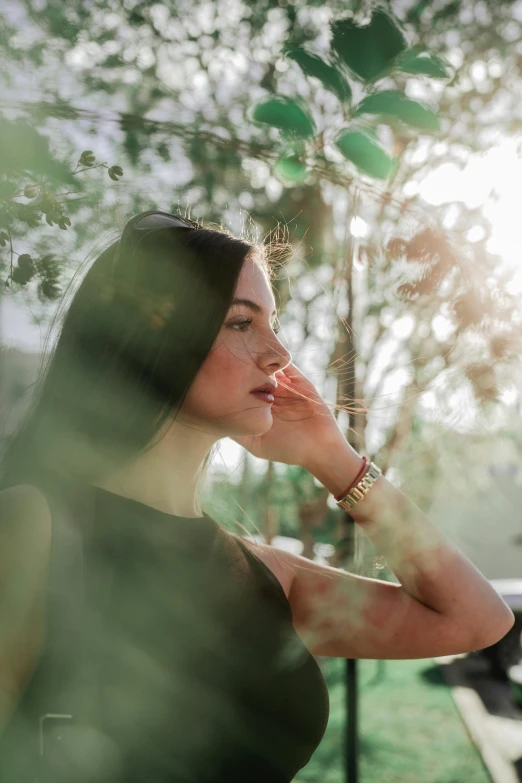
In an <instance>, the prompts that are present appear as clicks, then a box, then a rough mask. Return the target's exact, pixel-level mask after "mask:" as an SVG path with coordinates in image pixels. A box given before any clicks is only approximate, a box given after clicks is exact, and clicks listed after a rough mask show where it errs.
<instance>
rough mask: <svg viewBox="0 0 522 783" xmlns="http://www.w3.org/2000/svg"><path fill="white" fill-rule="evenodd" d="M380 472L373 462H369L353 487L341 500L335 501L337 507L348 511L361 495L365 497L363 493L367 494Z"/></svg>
mask: <svg viewBox="0 0 522 783" xmlns="http://www.w3.org/2000/svg"><path fill="white" fill-rule="evenodd" d="M381 474H382V471H381V469H380V468H378V467H377V465H375V463H373V462H370V464H369V465H368V470H367V471H366V473H365V474H364V476H363V477H362V479H361V480H360V481H358V482H357V484H356V485H355V487H352V489H351V490H350V491H349V492H348V494H346V495H345V496H344V498H341V500H338V501H337V505H338V506H339V508H342V509H343V510H344V511H350V510H351V509H352V508H353V507H354V506H356V505H357V503H358V502H359V501H360V500H362V499H363V497H365V495H367V494H368V492H369V491H370V489H371V488H372V487H373V485H374V484H375V482H376V481H377V479H378V478H379V476H380V475H381Z"/></svg>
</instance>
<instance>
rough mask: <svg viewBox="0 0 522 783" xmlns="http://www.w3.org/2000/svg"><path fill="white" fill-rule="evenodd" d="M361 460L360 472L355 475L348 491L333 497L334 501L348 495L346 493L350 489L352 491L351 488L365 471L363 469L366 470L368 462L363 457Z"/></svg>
mask: <svg viewBox="0 0 522 783" xmlns="http://www.w3.org/2000/svg"><path fill="white" fill-rule="evenodd" d="M362 460H363V464H362V468H361V469H360V471H359V472H358V474H357V475H356V477H355V479H354V480H353V481H352V483H351V484H350V486H349V487H348V489H346V490H345V491H344V492H342V493H341V494H340V495H334V497H335V499H336V500H342V499H343V498H344V497H346V495H347V494H348V492H350V490H351V489H353V488H354V487H355V485H356V484H357V482H358V481H359V479H360V478H361V476H362V474H363V473H364V471H365V469H366V463H367V462H368V460H367V459H366V457H363V458H362Z"/></svg>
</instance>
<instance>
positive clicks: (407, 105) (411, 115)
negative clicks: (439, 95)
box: [355, 90, 440, 131]
mask: <svg viewBox="0 0 522 783" xmlns="http://www.w3.org/2000/svg"><path fill="white" fill-rule="evenodd" d="M361 114H380V115H382V116H383V117H394V118H395V119H397V120H400V121H401V122H404V123H405V124H406V125H409V126H410V127H412V128H417V129H418V130H423V131H438V130H439V128H440V120H439V117H438V115H437V113H436V112H435V111H433V109H431V108H430V107H429V106H425V105H424V104H422V103H419V102H418V101H413V100H411V98H407V97H406V95H404V93H403V92H401V91H400V90H383V91H382V92H376V93H374V94H373V95H368V97H366V98H364V100H362V101H361V103H360V104H359V105H358V106H357V107H356V110H355V116H358V115H361Z"/></svg>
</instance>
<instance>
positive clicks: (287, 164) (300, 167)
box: [274, 155, 310, 184]
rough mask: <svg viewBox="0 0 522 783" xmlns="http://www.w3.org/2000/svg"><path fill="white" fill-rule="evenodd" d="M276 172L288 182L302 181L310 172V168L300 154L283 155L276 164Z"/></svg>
mask: <svg viewBox="0 0 522 783" xmlns="http://www.w3.org/2000/svg"><path fill="white" fill-rule="evenodd" d="M274 173H275V174H276V176H278V177H279V178H280V179H282V180H284V181H286V182H293V183H296V184H297V183H301V182H304V180H305V179H306V178H307V176H308V175H309V174H310V168H309V167H308V166H307V165H306V163H304V162H303V161H302V160H301V158H300V157H299V156H298V155H281V156H280V157H279V158H278V159H277V160H276V162H275V164H274Z"/></svg>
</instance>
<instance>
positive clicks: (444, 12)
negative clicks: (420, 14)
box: [433, 0, 462, 22]
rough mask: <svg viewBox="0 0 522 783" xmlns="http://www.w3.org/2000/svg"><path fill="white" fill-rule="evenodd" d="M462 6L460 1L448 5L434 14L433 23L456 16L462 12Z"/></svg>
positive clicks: (456, 0)
mask: <svg viewBox="0 0 522 783" xmlns="http://www.w3.org/2000/svg"><path fill="white" fill-rule="evenodd" d="M461 5H462V3H461V1H460V0H454V2H452V3H448V5H446V6H444V8H441V9H440V11H437V12H436V13H435V14H433V21H434V22H438V21H439V20H440V19H448V18H449V17H450V16H456V15H457V14H458V13H459V11H460V7H461Z"/></svg>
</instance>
